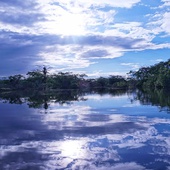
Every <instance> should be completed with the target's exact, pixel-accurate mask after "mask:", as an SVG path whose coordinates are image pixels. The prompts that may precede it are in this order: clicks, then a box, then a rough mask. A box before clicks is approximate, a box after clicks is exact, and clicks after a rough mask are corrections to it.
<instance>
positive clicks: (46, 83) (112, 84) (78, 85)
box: [0, 67, 131, 91]
mask: <svg viewBox="0 0 170 170" xmlns="http://www.w3.org/2000/svg"><path fill="white" fill-rule="evenodd" d="M129 82H131V81H129V80H126V79H125V78H124V77H122V76H110V77H108V78H105V77H99V78H96V79H87V76H86V75H85V74H73V73H71V72H65V73H63V72H58V73H55V74H51V75H49V74H48V71H47V69H46V67H44V68H43V69H42V70H33V71H30V72H28V73H27V74H26V77H24V76H22V75H14V76H9V77H8V78H6V79H4V80H0V90H2V89H10V90H31V89H32V90H37V91H49V90H52V89H82V90H89V89H94V88H109V89H118V88H121V89H123V88H127V87H128V86H129Z"/></svg>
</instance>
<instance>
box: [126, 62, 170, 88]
mask: <svg viewBox="0 0 170 170" xmlns="http://www.w3.org/2000/svg"><path fill="white" fill-rule="evenodd" d="M129 75H130V76H131V78H133V79H134V80H135V81H136V86H137V87H139V88H143V89H147V88H150V89H168V88H170V59H169V60H168V61H166V62H159V63H158V64H155V65H153V66H149V67H141V68H140V69H139V70H138V71H130V72H129Z"/></svg>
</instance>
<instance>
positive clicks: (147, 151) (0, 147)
mask: <svg viewBox="0 0 170 170" xmlns="http://www.w3.org/2000/svg"><path fill="white" fill-rule="evenodd" d="M154 95H156V93H154ZM169 96H170V95H167V96H166V97H167V98H166V97H162V96H161V94H158V96H154V97H152V95H149V94H147V93H145V94H143V93H142V92H138V91H136V90H134V91H128V92H118V93H117V92H113V93H107V92H103V93H95V92H91V93H83V94H81V95H78V94H75V93H73V94H71V95H70V93H64V94H63V95H62V94H58V95H55V97H54V96H52V97H50V95H49V96H48V97H47V96H44V95H43V96H38V95H35V96H34V97H33V96H32V97H30V96H29V97H23V96H22V95H21V96H19V95H18V94H17V95H16V96H14V95H10V94H4V95H3V97H2V96H1V100H0V169H1V170H15V169H17V170H20V169H22V170H123V169H125V170H151V169H152V170H170V112H169V106H168V101H169ZM69 97H70V98H69ZM67 98H68V99H67ZM36 99H37V100H36ZM164 100H165V101H164ZM162 101H163V103H161V102H162ZM165 102H167V104H166V103H165Z"/></svg>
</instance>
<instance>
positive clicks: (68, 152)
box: [60, 140, 86, 159]
mask: <svg viewBox="0 0 170 170" xmlns="http://www.w3.org/2000/svg"><path fill="white" fill-rule="evenodd" d="M84 145H85V143H84V142H82V141H72V140H70V141H69V140H68V141H64V142H63V143H62V144H61V146H60V149H61V152H62V156H66V157H70V158H75V159H76V158H83V157H85V155H86V152H85V150H84V149H83V146H84Z"/></svg>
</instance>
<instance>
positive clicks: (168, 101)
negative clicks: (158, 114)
mask: <svg viewBox="0 0 170 170" xmlns="http://www.w3.org/2000/svg"><path fill="white" fill-rule="evenodd" d="M133 100H139V101H140V102H141V104H143V105H154V106H159V107H160V110H166V111H168V112H170V92H169V91H167V90H163V89H161V90H149V89H147V90H142V91H140V90H139V91H137V92H136V94H135V95H134V97H133Z"/></svg>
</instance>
